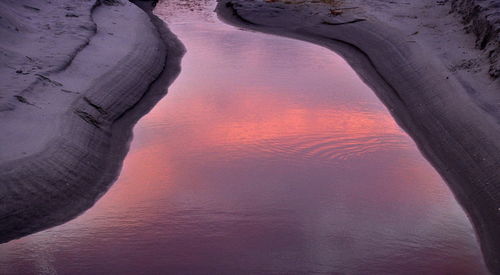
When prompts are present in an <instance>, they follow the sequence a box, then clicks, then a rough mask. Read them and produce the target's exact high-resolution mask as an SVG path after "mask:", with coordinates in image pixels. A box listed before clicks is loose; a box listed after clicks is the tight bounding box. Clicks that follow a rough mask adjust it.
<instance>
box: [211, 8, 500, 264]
mask: <svg viewBox="0 0 500 275" xmlns="http://www.w3.org/2000/svg"><path fill="white" fill-rule="evenodd" d="M287 2H288V3H284V2H281V1H267V2H264V1H252V0H250V1H242V0H241V1H240V0H232V1H229V0H221V1H220V2H219V5H218V8H217V12H218V14H219V16H220V17H221V18H222V19H223V20H225V21H226V22H228V23H230V24H233V25H236V26H239V27H243V28H246V29H251V30H256V31H262V32H266V33H271V34H276V35H282V36H287V37H292V38H297V39H301V40H306V41H310V42H312V43H316V44H319V45H322V46H324V47H327V48H329V49H332V50H334V51H336V52H337V53H339V54H341V55H342V56H344V57H345V58H346V60H347V61H348V62H349V63H350V64H351V66H352V67H353V68H354V69H355V70H356V72H357V73H358V74H359V75H360V76H361V77H362V78H363V80H364V81H365V82H366V83H367V84H368V85H369V86H370V87H371V88H372V89H373V90H374V91H375V93H376V94H377V95H378V96H379V98H380V99H381V100H382V101H383V102H384V104H385V105H386V106H387V108H388V109H389V110H390V111H391V113H392V114H393V116H394V117H395V118H396V120H397V121H398V123H399V124H400V125H401V126H402V127H403V128H404V129H405V130H406V131H407V132H408V133H409V134H410V136H411V137H412V138H413V139H414V140H415V142H416V143H417V145H418V146H419V148H420V150H421V151H422V152H423V154H424V155H425V156H426V157H427V158H428V160H429V161H430V162H431V163H432V164H433V165H434V166H435V167H436V169H437V170H438V172H439V173H440V174H441V175H442V176H443V178H445V180H446V181H447V183H448V184H449V186H450V188H451V189H452V191H453V193H454V194H455V196H456V198H457V200H458V201H459V202H460V204H461V205H462V206H463V207H464V209H465V210H466V212H467V214H468V215H469V217H470V219H471V221H472V223H473V225H474V227H475V229H476V232H477V233H478V236H479V241H480V243H481V247H482V250H483V254H484V256H485V260H486V262H487V264H488V266H489V268H490V270H491V271H492V272H494V273H499V272H500V235H499V234H498V232H500V170H499V169H498V167H499V166H500V128H499V121H500V106H499V105H498V102H499V100H498V99H499V96H500V94H499V93H498V91H500V85H499V80H498V79H495V78H492V77H490V75H489V74H488V68H489V67H490V63H489V62H488V60H486V59H485V57H484V54H483V52H481V50H478V49H475V37H474V36H473V35H472V34H466V33H465V31H463V25H461V23H460V20H459V19H458V18H455V17H454V16H453V15H450V14H449V11H450V7H449V6H446V5H447V4H446V3H444V2H443V3H441V2H440V1H438V2H440V3H437V2H436V1H415V2H418V3H413V2H412V3H408V1H370V2H368V1H342V3H340V2H338V1H337V3H340V4H338V5H335V6H331V5H327V4H324V3H314V4H313V3H303V1H287ZM294 2H297V3H294ZM367 2H368V3H367ZM467 59H473V60H474V62H475V63H474V64H475V65H474V66H466V65H463V64H462V63H463V60H467ZM466 63H467V62H466ZM467 64H468V63H467Z"/></svg>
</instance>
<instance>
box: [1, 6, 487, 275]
mask: <svg viewBox="0 0 500 275" xmlns="http://www.w3.org/2000/svg"><path fill="white" fill-rule="evenodd" d="M177 2H179V1H177ZM177 2H176V1H166V2H164V4H165V5H166V6H165V7H164V9H165V10H162V6H161V5H160V6H159V9H160V10H159V13H160V14H168V15H169V16H173V15H175V12H172V10H171V9H172V8H173V7H175V5H173V4H172V3H174V4H175V3H177ZM181 2H182V4H183V5H184V4H189V3H190V2H189V1H187V2H186V1H180V2H179V3H181ZM196 3H198V4H200V3H201V4H204V5H208V4H207V3H210V1H204V2H196ZM198 4H197V5H196V9H194V10H195V12H194V13H193V14H189V12H188V11H189V10H190V9H189V8H186V7H184V6H183V8H182V9H181V11H182V13H179V14H177V16H178V18H176V20H173V21H172V22H173V24H172V25H171V26H172V28H173V30H174V32H175V33H177V34H178V35H179V36H180V38H181V39H182V41H183V42H184V43H185V44H186V46H187V48H188V53H187V55H186V56H185V58H184V60H183V72H182V73H181V75H180V76H179V78H178V79H177V81H176V82H175V83H174V85H173V86H172V88H171V89H170V93H169V95H168V96H167V97H166V98H165V99H164V100H162V101H161V102H160V103H159V104H158V105H157V106H156V107H155V108H154V109H153V111H152V112H151V113H150V114H148V115H147V116H145V117H144V118H143V119H142V120H141V121H140V123H139V124H138V125H137V126H136V128H135V131H134V133H135V137H134V141H133V143H132V147H131V150H130V152H129V154H128V156H127V158H126V160H125V163H124V167H123V171H122V173H121V175H120V178H119V179H118V181H117V183H116V184H115V185H114V186H113V187H112V188H111V190H110V191H109V192H108V193H107V194H106V195H105V196H104V197H103V198H102V199H101V200H100V201H98V203H97V204H96V205H95V207H93V208H92V209H90V210H89V211H88V212H87V213H85V214H84V215H82V216H81V217H79V218H78V219H75V220H73V221H71V222H69V223H67V224H65V225H63V226H60V227H56V228H53V229H50V230H47V231H44V232H41V233H38V234H35V235H32V236H29V237H26V238H23V239H21V240H19V241H14V242H11V243H9V244H6V245H4V246H2V247H1V248H0V273H5V274H14V272H21V273H22V272H24V273H30V272H31V273H33V272H34V271H37V272H38V271H39V270H49V271H50V270H57V271H58V272H60V273H68V274H78V273H82V274H84V273H87V274H90V273H91V274H99V273H102V274H117V273H119V274H139V273H141V274H156V273H163V272H165V271H167V270H168V272H171V273H183V274H206V273H212V274H215V273H217V274H237V273H242V272H244V273H273V272H274V273H280V274H282V273H294V274H296V273H313V272H314V273H325V274H331V273H332V272H339V273H344V274H380V273H385V274H400V273H413V274H421V273H424V272H427V273H432V274H481V273H485V270H484V265H483V263H482V260H481V257H480V252H479V248H478V246H477V243H476V241H475V239H474V235H473V232H472V229H471V226H470V224H469V222H468V221H467V218H466V217H465V215H464V213H463V211H462V210H461V209H460V207H459V206H458V205H457V203H456V202H455V200H454V198H453V196H452V194H451V193H450V192H449V191H448V189H447V188H446V185H445V184H444V183H443V182H442V180H441V179H440V177H439V176H438V175H437V174H436V172H435V171H434V170H433V169H432V168H431V167H430V166H429V164H428V163H427V162H426V161H425V160H424V159H423V158H422V156H421V155H420V154H419V153H418V151H417V149H416V148H415V146H414V144H413V142H412V141H411V140H410V139H409V138H408V137H407V136H406V135H405V133H404V132H403V131H402V130H401V129H399V128H398V126H397V125H396V124H395V123H394V121H393V119H392V118H391V117H390V115H389V113H388V112H387V111H386V110H385V108H384V107H383V106H382V105H381V103H380V102H379V101H378V100H377V98H376V97H375V96H374V95H373V93H372V92H371V91H370V89H369V88H368V87H366V86H365V85H364V84H363V83H362V82H361V81H360V80H359V78H358V77H357V76H356V74H355V73H354V72H353V71H352V69H351V68H350V67H349V66H348V65H347V64H346V63H345V61H343V60H342V59H341V58H340V57H338V56H337V55H335V54H332V53H331V52H330V51H328V50H326V49H323V48H320V47H317V46H314V45H310V44H307V43H304V42H299V41H293V40H289V39H283V38H278V37H273V36H268V35H262V34H256V33H249V32H242V31H240V30H237V29H235V28H232V27H229V26H226V25H223V24H221V23H218V22H217V21H216V20H214V19H213V18H211V19H210V20H208V21H206V20H205V19H200V18H198V17H197V13H196V11H197V10H199V9H200V8H201V9H202V10H203V9H204V8H202V7H204V6H203V5H201V4H200V5H201V6H200V5H198ZM188 7H189V6H188ZM162 11H164V12H162ZM203 14H204V15H203V17H201V18H206V17H207V14H206V13H203ZM176 22H177V23H176ZM292 57H293V58H292ZM69 262H71V263H72V264H71V265H70V264H68V263H69Z"/></svg>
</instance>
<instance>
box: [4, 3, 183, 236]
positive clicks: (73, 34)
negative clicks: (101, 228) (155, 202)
mask: <svg viewBox="0 0 500 275" xmlns="http://www.w3.org/2000/svg"><path fill="white" fill-rule="evenodd" d="M1 5H2V7H1V9H0V13H1V14H0V16H1V19H0V35H1V36H2V38H4V37H5V38H7V39H2V41H1V42H0V51H1V52H0V54H1V57H0V78H1V81H0V83H1V85H2V89H1V91H2V94H1V98H0V127H1V129H2V135H1V136H0V144H1V146H2V147H1V150H0V242H7V241H9V240H12V239H15V238H19V237H22V236H24V235H26V234H30V233H33V232H36V231H39V230H42V229H45V228H48V227H51V226H55V225H58V224H61V223H64V222H66V221H68V220H69V219H71V218H73V217H75V216H77V215H78V214H81V213H82V212H83V211H85V210H86V209H88V208H89V207H91V206H92V205H93V204H94V202H95V201H96V200H97V199H98V198H99V197H100V196H101V195H102V194H103V193H104V192H105V191H106V190H107V189H108V187H109V186H110V184H111V183H112V182H113V180H114V179H115V178H116V176H117V174H118V172H119V169H120V167H121V163H122V161H123V158H124V157H125V154H126V151H127V149H128V143H129V140H130V138H131V135H132V133H131V129H132V127H133V125H134V124H135V122H137V120H138V119H139V118H140V117H141V116H142V115H144V114H145V113H147V112H148V111H149V110H150V108H151V107H152V106H153V105H154V104H155V103H156V102H157V101H158V100H159V99H160V98H161V97H162V96H163V95H164V94H165V93H166V87H168V85H169V84H170V83H171V82H172V81H173V79H174V78H175V77H176V76H177V75H178V73H179V71H180V59H181V57H182V55H183V53H184V48H183V46H182V44H181V43H180V42H179V41H178V40H177V38H176V37H175V35H173V34H172V33H171V32H170V31H169V30H168V29H167V27H166V25H165V24H164V23H163V22H162V21H161V20H159V19H157V18H155V17H154V16H152V15H148V14H147V13H146V12H144V11H143V10H141V9H140V8H138V7H137V6H135V5H134V4H132V3H129V2H128V1H124V0H102V1H83V0H80V1H67V0H58V1H54V0H52V1H35V0H33V1H29V0H25V1H14V0H12V1H9V0H7V1H3V2H2V3H1Z"/></svg>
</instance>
